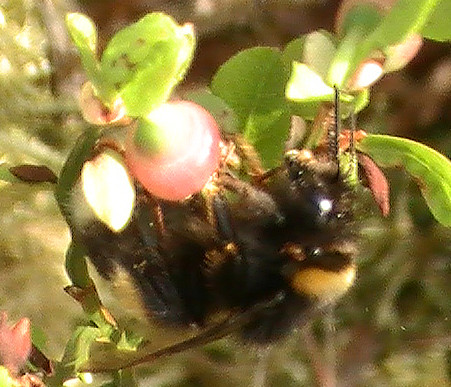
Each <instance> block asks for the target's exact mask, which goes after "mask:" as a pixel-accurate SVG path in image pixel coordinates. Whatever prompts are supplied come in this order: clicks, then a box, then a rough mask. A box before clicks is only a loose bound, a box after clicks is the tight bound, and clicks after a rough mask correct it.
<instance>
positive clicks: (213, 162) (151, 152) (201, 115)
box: [125, 101, 220, 200]
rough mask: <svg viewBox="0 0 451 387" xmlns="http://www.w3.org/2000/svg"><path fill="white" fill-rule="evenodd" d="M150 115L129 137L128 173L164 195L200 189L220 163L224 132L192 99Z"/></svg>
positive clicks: (181, 194) (174, 196)
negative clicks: (221, 139) (221, 134)
mask: <svg viewBox="0 0 451 387" xmlns="http://www.w3.org/2000/svg"><path fill="white" fill-rule="evenodd" d="M147 118H148V121H146V122H144V121H142V122H141V123H140V124H139V125H138V127H137V128H136V129H135V130H134V131H133V132H132V133H131V135H130V136H129V138H128V140H127V144H126V149H125V155H126V162H127V165H128V168H129V170H130V173H131V174H132V175H133V176H134V177H135V178H136V179H137V180H138V181H139V182H140V183H141V184H142V185H143V187H144V188H145V189H147V190H148V191H149V192H150V193H151V194H153V195H155V196H157V197H159V198H162V199H166V200H182V199H184V198H186V197H187V196H189V195H192V194H194V193H196V192H199V191H200V190H201V189H202V188H203V187H204V185H205V183H206V182H207V181H208V179H209V178H210V176H211V175H212V174H213V172H214V171H215V170H216V169H217V167H218V164H219V155H220V149H219V141H220V134H219V128H218V125H217V124H216V122H215V120H214V118H213V117H212V116H211V115H210V113H208V112H207V111H206V110H205V109H204V108H202V107H201V106H199V105H196V104H195V103H193V102H188V101H174V102H168V103H165V104H163V105H161V106H160V107H158V108H157V109H155V110H154V111H152V112H151V113H150V114H149V116H148V117H147ZM147 131H148V133H150V134H148V133H147ZM143 138H145V140H144V141H142V139H143ZM149 138H150V139H151V140H149ZM154 139H155V141H153V140H154Z"/></svg>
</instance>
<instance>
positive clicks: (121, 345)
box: [117, 332, 143, 351]
mask: <svg viewBox="0 0 451 387" xmlns="http://www.w3.org/2000/svg"><path fill="white" fill-rule="evenodd" d="M142 341H143V338H142V337H141V336H138V335H136V334H133V333H130V332H121V336H120V339H119V341H118V343H117V349H118V350H119V351H136V350H137V349H138V347H139V345H140V344H141V343H142Z"/></svg>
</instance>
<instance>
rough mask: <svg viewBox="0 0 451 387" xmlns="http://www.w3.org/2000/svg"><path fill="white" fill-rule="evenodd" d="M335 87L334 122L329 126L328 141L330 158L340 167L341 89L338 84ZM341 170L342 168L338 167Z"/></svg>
mask: <svg viewBox="0 0 451 387" xmlns="http://www.w3.org/2000/svg"><path fill="white" fill-rule="evenodd" d="M334 89H335V106H334V124H333V125H331V126H330V127H329V132H328V134H327V136H328V142H329V159H330V160H334V161H335V162H336V163H337V166H338V167H339V160H338V136H339V135H340V91H339V90H338V88H337V86H334ZM338 170H340V168H338Z"/></svg>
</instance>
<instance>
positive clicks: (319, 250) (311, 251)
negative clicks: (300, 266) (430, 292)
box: [307, 246, 323, 257]
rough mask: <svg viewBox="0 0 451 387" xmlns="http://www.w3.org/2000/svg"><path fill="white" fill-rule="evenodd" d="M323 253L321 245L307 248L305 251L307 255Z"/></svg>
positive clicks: (314, 255)
mask: <svg viewBox="0 0 451 387" xmlns="http://www.w3.org/2000/svg"><path fill="white" fill-rule="evenodd" d="M322 254H323V249H322V248H321V247H317V246H316V247H312V248H310V249H308V251H307V255H308V256H309V257H319V256H320V255H322Z"/></svg>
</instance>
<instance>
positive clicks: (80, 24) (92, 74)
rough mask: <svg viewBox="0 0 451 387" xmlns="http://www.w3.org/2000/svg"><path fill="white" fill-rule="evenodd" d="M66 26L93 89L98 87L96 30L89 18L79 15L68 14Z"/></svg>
mask: <svg viewBox="0 0 451 387" xmlns="http://www.w3.org/2000/svg"><path fill="white" fill-rule="evenodd" d="M66 26H67V29H68V31H69V35H70V37H71V38H72V41H73V42H74V44H75V46H76V47H77V49H78V52H79V54H80V58H81V62H82V64H83V68H84V69H85V71H86V73H87V75H88V78H89V79H90V80H91V82H92V83H93V85H94V87H96V88H97V86H98V75H99V69H100V67H99V62H98V60H97V30H96V26H95V25H94V23H93V22H92V20H91V19H90V18H88V17H87V16H85V15H83V14H81V13H68V14H67V15H66Z"/></svg>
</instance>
